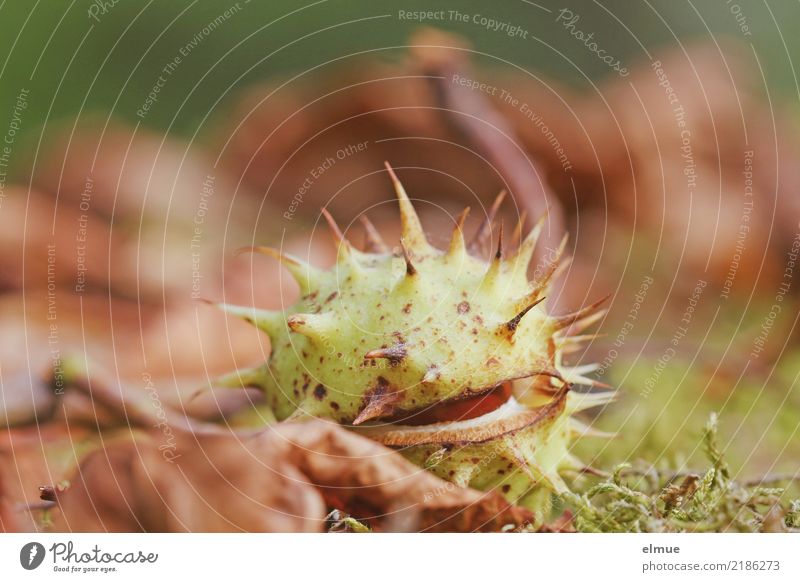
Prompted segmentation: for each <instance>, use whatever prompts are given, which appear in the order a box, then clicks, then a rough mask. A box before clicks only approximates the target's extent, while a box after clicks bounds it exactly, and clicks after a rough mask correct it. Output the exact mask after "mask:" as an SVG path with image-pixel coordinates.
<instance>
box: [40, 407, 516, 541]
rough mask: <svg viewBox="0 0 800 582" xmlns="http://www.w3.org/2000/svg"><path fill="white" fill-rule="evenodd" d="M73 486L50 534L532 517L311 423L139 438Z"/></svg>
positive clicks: (450, 524)
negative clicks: (334, 519) (345, 518)
mask: <svg viewBox="0 0 800 582" xmlns="http://www.w3.org/2000/svg"><path fill="white" fill-rule="evenodd" d="M165 451H169V454H168V455H166V456H165V454H164V453H165ZM71 482H72V485H71V487H70V488H69V489H68V490H67V491H65V492H63V493H62V494H60V495H59V504H60V506H59V509H58V510H55V511H54V515H53V518H52V519H53V520H52V525H51V528H50V529H52V530H55V531H106V530H107V531H142V530H143V531H273V532H276V531H277V532H320V531H324V529H325V523H326V515H327V514H328V513H329V510H330V509H329V508H335V509H340V510H342V511H344V512H345V513H347V514H349V515H351V516H353V517H354V518H356V519H358V520H360V521H362V522H364V523H366V524H368V525H369V526H370V527H371V528H373V529H375V530H377V531H397V530H401V531H408V530H420V531H499V530H500V529H502V528H503V527H507V526H508V527H521V526H524V524H526V523H527V522H528V521H529V520H530V519H531V518H532V516H531V515H530V513H529V512H527V511H526V510H524V509H521V508H517V507H511V506H509V505H508V504H507V503H506V502H505V501H503V500H502V498H500V497H499V495H496V494H484V493H480V492H478V491H474V490H471V489H460V488H457V487H455V486H453V485H452V484H448V483H446V482H444V481H442V480H440V479H438V478H436V477H434V476H433V475H431V474H430V473H428V472H426V471H424V470H421V469H419V468H417V467H415V466H413V465H412V464H410V463H409V462H407V461H406V460H405V459H403V458H402V457H401V456H400V455H398V454H397V453H395V452H393V451H391V450H389V449H386V448H384V447H382V446H381V445H379V444H377V443H375V442H373V441H370V440H368V439H365V438H363V437H361V436H358V435H355V434H353V433H351V432H348V431H347V430H345V429H343V428H341V427H339V426H336V425H333V424H330V423H327V422H323V421H316V420H315V421H309V422H305V423H284V424H281V425H278V426H276V427H274V428H271V429H268V430H266V431H263V432H259V433H252V434H249V435H236V434H233V433H225V434H215V435H209V434H206V435H191V434H188V433H182V434H180V435H178V436H177V438H176V440H175V442H174V443H171V444H169V445H167V444H166V443H164V442H163V435H161V434H158V433H147V434H144V433H142V434H138V435H135V436H134V437H133V438H126V439H124V440H120V441H117V442H115V443H113V444H109V445H108V446H107V447H106V448H104V449H102V450H97V451H95V452H94V453H91V454H89V455H88V456H87V457H86V458H85V459H84V460H83V462H82V463H81V465H80V468H79V470H78V471H77V474H76V475H74V476H73V478H72V479H71Z"/></svg>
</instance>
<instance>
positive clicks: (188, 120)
mask: <svg viewBox="0 0 800 582" xmlns="http://www.w3.org/2000/svg"><path fill="white" fill-rule="evenodd" d="M235 5H236V2H232V1H229V0H226V1H212V0H195V1H191V2H189V1H185V0H160V1H159V0H151V1H149V2H145V1H140V0H117V2H116V4H114V2H113V0H106V1H105V2H103V1H101V0H95V1H88V0H73V1H72V2H67V1H65V0H37V1H35V2H33V1H29V0H10V1H9V0H6V1H4V2H2V3H0V54H1V55H2V56H3V59H2V65H0V67H1V68H0V119H4V118H6V117H9V118H10V115H11V109H12V107H13V104H14V101H15V98H16V95H17V94H18V93H19V91H20V89H22V88H26V89H30V96H29V111H28V113H27V114H26V116H25V119H24V127H23V133H24V135H28V136H30V135H32V134H35V135H36V136H37V139H38V137H39V131H38V130H39V128H40V127H41V125H42V124H49V123H51V122H52V121H54V120H59V119H64V118H71V117H74V116H75V115H77V114H80V113H81V112H83V113H88V112H97V111H100V112H106V113H108V112H113V113H114V115H115V116H117V117H120V118H123V119H128V120H131V121H139V120H138V119H137V117H136V110H137V108H139V107H140V106H141V104H142V102H143V101H144V99H145V98H146V96H147V94H148V92H149V91H150V90H151V88H152V86H153V84H154V82H155V80H156V78H157V76H158V72H159V71H160V70H161V69H162V67H163V66H164V65H165V64H166V63H168V62H169V61H170V60H172V59H173V58H174V57H175V56H176V55H178V54H179V51H180V49H181V47H184V46H186V45H187V43H189V42H190V41H192V39H193V38H194V37H195V35H197V34H198V32H199V31H201V30H202V29H203V27H204V26H206V25H208V23H210V22H212V21H213V20H214V19H216V18H217V17H218V16H219V15H220V14H222V13H223V12H224V11H225V10H226V9H229V8H231V7H232V6H235ZM238 5H239V7H238V9H237V10H236V13H235V14H233V15H232V16H231V17H230V18H228V19H226V20H225V21H224V22H222V23H221V24H220V25H219V27H220V28H221V29H222V30H220V31H219V32H223V33H222V34H211V35H209V36H207V37H205V38H203V39H202V41H201V42H200V43H199V44H198V45H197V47H196V48H194V49H193V50H192V51H191V54H190V56H189V57H187V58H185V59H184V60H183V62H182V63H181V66H180V67H179V68H178V69H177V70H176V71H175V72H174V74H172V75H171V76H170V77H169V79H168V82H167V83H165V86H164V88H163V90H162V91H161V93H160V95H159V100H158V103H157V104H156V105H155V106H154V108H153V109H152V111H150V113H149V114H148V115H147V116H146V119H145V120H144V121H143V122H142V123H144V124H145V125H148V126H151V127H155V128H160V129H165V130H169V131H171V132H176V133H179V134H183V135H191V134H193V133H194V132H195V131H196V130H197V129H198V128H200V127H202V126H203V124H204V122H205V120H206V119H207V118H208V117H210V116H213V115H214V114H215V112H216V111H217V110H218V109H219V108H220V107H224V106H225V104H226V103H227V102H228V101H227V100H228V99H230V96H231V95H232V94H235V93H236V92H237V91H238V90H240V89H241V88H243V87H245V86H248V85H250V84H252V83H254V82H256V81H261V80H263V79H268V78H271V77H274V76H276V75H283V74H287V73H290V72H299V71H304V70H306V69H307V68H308V67H315V66H318V65H319V64H320V63H324V62H326V61H328V60H333V59H340V58H345V59H346V58H347V57H348V55H352V54H354V53H358V52H361V51H371V50H380V51H382V52H383V54H385V56H386V57H387V58H399V57H400V55H401V50H402V49H401V48H399V47H401V46H402V45H403V44H404V43H405V42H406V40H407V38H408V35H409V33H410V32H411V31H412V30H413V29H414V28H416V27H417V26H419V23H416V22H413V21H409V20H400V19H398V17H397V16H398V10H407V11H413V10H431V9H436V10H450V9H458V10H460V11H462V12H467V13H471V14H476V13H477V14H481V15H485V16H487V17H490V18H494V19H496V20H499V21H507V22H509V23H511V24H518V25H519V26H521V27H522V28H523V29H525V30H527V31H528V32H529V40H522V39H509V37H508V36H505V35H503V34H502V33H498V32H492V31H490V30H487V29H486V28H483V27H481V26H479V25H478V24H474V23H472V22H468V23H463V22H453V21H449V20H444V21H437V22H433V23H432V24H435V25H436V26H439V27H441V28H444V29H449V30H453V31H456V32H458V33H460V34H462V35H464V36H465V37H466V38H468V39H469V40H470V42H471V43H472V44H473V47H474V48H475V49H476V50H477V51H482V52H486V53H489V54H491V55H493V56H494V57H495V58H489V57H484V60H489V61H495V63H497V62H498V59H506V60H508V61H511V62H513V63H515V64H517V65H520V66H522V67H526V68H530V69H531V70H537V71H542V72H544V73H547V74H549V75H552V76H554V77H556V78H558V79H561V80H563V81H565V82H568V83H571V84H574V85H576V86H583V87H589V86H590V83H591V82H592V81H595V80H597V79H599V78H601V77H603V76H604V75H606V74H608V68H607V67H606V66H605V65H604V64H603V63H602V62H601V61H600V60H599V59H598V58H597V57H596V56H595V55H593V54H591V53H590V52H589V51H588V50H586V48H585V47H583V46H582V45H581V44H580V43H579V42H575V40H574V39H572V38H571V37H570V36H569V35H568V34H566V32H565V30H564V29H563V28H562V27H561V26H557V25H554V14H555V13H557V12H558V10H560V9H561V8H564V7H567V8H569V9H571V10H572V11H573V12H574V13H575V14H579V15H580V22H581V24H579V26H578V27H579V28H580V26H581V25H583V26H586V27H588V28H587V30H592V31H595V32H596V38H597V40H598V41H599V42H600V43H601V45H602V46H603V47H604V48H606V50H607V51H608V53H609V54H613V55H615V56H619V57H620V58H621V59H622V60H623V61H624V63H625V64H627V65H630V64H633V63H634V62H635V61H637V60H638V59H640V58H642V57H643V55H644V52H643V48H642V47H647V48H651V47H657V46H677V45H679V44H680V43H687V42H691V40H692V39H694V38H697V37H701V38H704V39H709V38H710V37H711V35H712V34H713V36H714V37H715V38H718V39H722V37H723V36H730V37H738V38H739V39H741V40H744V41H745V42H746V43H752V46H753V49H754V50H755V52H756V53H757V55H758V58H759V60H760V63H761V65H762V66H763V69H764V73H765V75H766V78H767V81H768V86H769V87H770V90H771V91H774V93H775V95H777V96H779V97H778V98H779V99H796V98H797V78H796V74H795V71H794V69H793V66H792V59H791V58H792V56H797V55H800V35H798V34H797V23H798V22H800V4H799V3H797V2H787V1H781V2H777V1H771V2H766V1H765V2H763V3H756V2H741V3H740V4H737V3H735V2H727V1H726V0H713V1H703V2H694V3H693V2H683V1H677V2H676V1H674V0H653V1H648V0H642V1H634V2H631V1H628V0H610V1H604V2H592V1H589V0H572V1H571V2H568V3H563V2H548V1H547V0H542V1H541V2H537V3H532V2H528V1H527V0H508V1H504V2H493V3H490V4H487V3H485V2H482V1H476V0H468V1H463V0H462V1H453V0H451V1H448V2H436V3H431V2H426V1H422V0H410V1H403V2H401V3H398V2H387V1H379V2H374V1H363V0H361V1H346V0H328V1H325V0H321V1H318V2H305V1H296V0H270V1H269V2H257V1H252V2H248V1H246V0H240V2H239V3H238ZM546 10H550V11H551V12H550V13H548V12H547V11H546ZM90 11H91V12H92V14H94V18H92V17H91V16H90ZM737 14H738V15H739V22H737ZM587 23H589V24H587ZM741 24H745V25H746V26H747V27H748V30H749V32H750V35H744V34H743V32H742V30H741V28H740V25H741ZM626 30H627V31H628V32H626ZM44 139H46V134H45V137H44Z"/></svg>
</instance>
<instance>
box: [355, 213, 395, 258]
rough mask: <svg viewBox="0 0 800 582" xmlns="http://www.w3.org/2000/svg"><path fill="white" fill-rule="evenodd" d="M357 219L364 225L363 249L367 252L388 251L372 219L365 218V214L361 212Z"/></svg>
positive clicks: (383, 252) (380, 252)
mask: <svg viewBox="0 0 800 582" xmlns="http://www.w3.org/2000/svg"><path fill="white" fill-rule="evenodd" d="M359 220H360V221H361V224H363V225H364V232H365V236H366V243H365V244H364V250H365V251H366V252H368V253H379V254H387V253H388V252H389V248H388V247H387V246H386V243H385V242H384V241H383V237H381V235H380V233H379V232H378V229H377V228H375V225H374V224H372V221H370V219H369V218H367V216H366V214H362V215H361V216H360V217H359Z"/></svg>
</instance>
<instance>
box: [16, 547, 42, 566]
mask: <svg viewBox="0 0 800 582" xmlns="http://www.w3.org/2000/svg"><path fill="white" fill-rule="evenodd" d="M45 554H46V552H45V549H44V546H43V545H42V544H40V543H39V542H28V543H27V544H25V545H24V546H22V549H21V550H20V551H19V563H20V565H21V566H22V567H23V568H25V569H26V570H35V569H36V568H38V567H39V566H41V565H42V562H43V561H44V556H45Z"/></svg>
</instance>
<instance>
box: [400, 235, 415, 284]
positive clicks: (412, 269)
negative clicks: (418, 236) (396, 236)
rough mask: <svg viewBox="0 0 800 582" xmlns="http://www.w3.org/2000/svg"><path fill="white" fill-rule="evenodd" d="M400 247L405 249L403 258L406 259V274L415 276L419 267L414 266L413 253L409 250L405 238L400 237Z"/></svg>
mask: <svg viewBox="0 0 800 582" xmlns="http://www.w3.org/2000/svg"><path fill="white" fill-rule="evenodd" d="M400 248H401V249H402V250H403V258H404V259H405V261H406V275H408V276H409V277H413V276H414V275H416V274H417V269H416V267H414V263H413V262H411V254H410V253H409V252H408V248H407V247H406V244H405V240H403V239H400Z"/></svg>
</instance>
